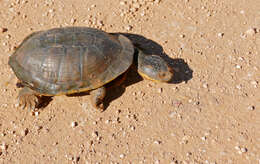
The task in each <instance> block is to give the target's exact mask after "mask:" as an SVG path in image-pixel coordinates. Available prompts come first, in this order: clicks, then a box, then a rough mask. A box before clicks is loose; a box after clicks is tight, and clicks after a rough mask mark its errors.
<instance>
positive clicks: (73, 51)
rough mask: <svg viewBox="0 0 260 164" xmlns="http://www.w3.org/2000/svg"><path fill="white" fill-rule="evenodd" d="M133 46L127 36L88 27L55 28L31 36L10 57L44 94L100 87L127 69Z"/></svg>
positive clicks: (21, 76) (30, 83)
mask: <svg viewBox="0 0 260 164" xmlns="http://www.w3.org/2000/svg"><path fill="white" fill-rule="evenodd" d="M133 54H134V48H133V45H132V43H131V42H130V41H129V40H128V39H127V38H126V37H124V36H122V35H119V36H112V35H110V34H108V33H106V32H103V31H101V30H97V29H93V28H86V27H67V28H56V29H51V30H47V31H40V32H36V33H33V34H31V35H30V36H28V37H27V38H26V39H25V40H24V41H23V42H22V44H21V45H20V46H19V47H18V48H17V50H16V51H15V52H14V54H12V55H11V56H10V58H9V65H10V66H11V68H12V69H13V71H14V73H15V74H16V76H17V77H18V79H20V80H21V81H22V82H23V83H25V85H28V86H29V87H30V88H32V89H33V90H35V91H37V92H39V93H40V94H43V95H58V94H69V93H75V92H81V91H87V90H91V89H95V88H98V87H100V86H103V85H104V84H106V83H108V82H110V81H111V80H113V79H115V78H116V77H118V76H119V75H120V74H122V73H124V72H125V71H126V70H127V69H128V68H129V67H130V65H131V64H132V62H133Z"/></svg>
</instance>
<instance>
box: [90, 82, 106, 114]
mask: <svg viewBox="0 0 260 164" xmlns="http://www.w3.org/2000/svg"><path fill="white" fill-rule="evenodd" d="M90 95H91V103H92V105H93V106H94V108H96V109H98V110H99V111H104V104H103V100H104V98H105V96H106V88H105V87H104V86H103V87H100V88H97V89H95V90H92V91H91V92H90Z"/></svg>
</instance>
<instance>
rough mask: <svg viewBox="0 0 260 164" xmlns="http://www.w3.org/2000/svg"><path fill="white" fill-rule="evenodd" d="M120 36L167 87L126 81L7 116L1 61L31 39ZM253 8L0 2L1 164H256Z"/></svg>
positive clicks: (8, 94)
mask: <svg viewBox="0 0 260 164" xmlns="http://www.w3.org/2000/svg"><path fill="white" fill-rule="evenodd" d="M65 26H85V27H95V28H99V29H102V30H105V31H107V32H121V33H124V34H127V36H128V37H129V38H130V39H135V40H136V41H138V42H140V46H142V47H143V48H144V49H145V50H146V52H147V53H156V54H158V55H161V56H164V57H165V58H166V59H167V61H168V62H169V64H170V65H171V66H172V67H173V68H174V70H175V78H174V80H173V81H172V83H170V84H162V83H154V82H151V81H147V80H142V79H141V78H140V77H139V76H138V75H137V74H136V73H134V72H132V73H130V74H129V76H128V78H127V80H126V83H125V84H124V86H125V87H117V88H115V89H114V90H113V91H112V92H110V93H109V94H108V96H107V99H106V103H107V109H106V111H105V112H103V113H100V112H97V111H95V110H94V109H92V107H91V105H90V103H89V96H88V95H86V96H73V97H68V96H57V97H54V98H53V99H52V100H51V99H47V100H46V105H45V107H44V108H41V109H39V111H37V112H32V111H27V110H21V109H19V108H17V107H16V106H15V104H16V96H17V94H18V91H19V88H16V85H15V83H16V81H17V80H16V79H15V80H12V81H11V84H10V85H8V86H4V85H3V83H4V82H6V81H7V79H8V78H9V77H10V75H11V74H12V71H11V70H10V67H9V66H8V64H7V63H8V57H9V55H10V54H12V53H13V52H14V50H15V48H16V47H17V46H18V45H19V44H20V43H21V42H22V41H23V39H24V38H25V37H26V36H27V35H29V34H30V33H32V32H35V31H40V30H46V29H50V28H54V27H65ZM259 53H260V1H259V0H230V1H228V0H121V1H119V0H113V1H112V0H85V1H84V0H77V1H72V0H71V1H70V0H63V1H54V0H37V1H36V0H0V81H1V88H0V91H1V94H0V163H4V164H9V163H10V164H13V163H17V164H18V163H21V164H23V163H28V164H29V163H35V164H38V163H39V164H41V163H42V164H46V163H57V164H58V163H59V164H60V163H64V164H65V163H80V164H81V163H83V164H87V163H94V164H101V163H111V164H114V163H133V164H135V163H140V164H141V163H148V164H150V163H154V164H159V163H160V164H167V163H171V164H190V163H193V164H258V163H260V89H259V82H260V54H259Z"/></svg>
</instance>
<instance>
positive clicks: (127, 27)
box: [125, 25, 133, 31]
mask: <svg viewBox="0 0 260 164" xmlns="http://www.w3.org/2000/svg"><path fill="white" fill-rule="evenodd" d="M132 28H133V27H132V26H131V25H127V26H125V29H126V30H127V31H130V30H132Z"/></svg>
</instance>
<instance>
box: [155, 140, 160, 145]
mask: <svg viewBox="0 0 260 164" xmlns="http://www.w3.org/2000/svg"><path fill="white" fill-rule="evenodd" d="M153 143H154V144H157V145H160V144H161V143H162V142H161V141H158V140H156V141H154V142H153Z"/></svg>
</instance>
